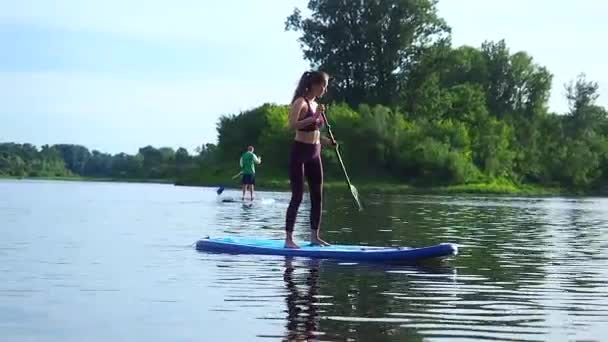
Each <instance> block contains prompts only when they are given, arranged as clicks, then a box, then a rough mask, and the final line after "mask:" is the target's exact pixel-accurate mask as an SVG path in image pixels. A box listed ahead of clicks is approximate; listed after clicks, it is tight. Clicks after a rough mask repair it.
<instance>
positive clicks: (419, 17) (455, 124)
mask: <svg viewBox="0 0 608 342" xmlns="http://www.w3.org/2000/svg"><path fill="white" fill-rule="evenodd" d="M436 5H437V1H433V0H386V1H371V0H370V1H355V2H351V1H342V0H311V1H309V3H308V9H309V12H310V16H309V17H307V18H304V17H303V15H302V12H301V11H300V10H299V9H295V10H294V12H293V14H292V15H290V16H289V17H288V18H287V20H286V30H295V31H297V32H300V33H301V36H300V38H299V42H300V44H301V47H302V50H303V53H304V57H305V58H306V59H307V60H308V61H310V64H311V67H312V68H314V69H320V70H323V71H326V72H328V73H329V74H330V76H331V80H330V85H329V92H328V94H327V96H326V97H325V98H324V99H323V100H322V101H325V102H326V103H328V104H329V105H328V107H329V109H328V117H329V120H330V121H331V123H332V125H333V127H334V131H335V134H336V135H337V137H338V140H340V142H341V143H342V149H343V152H344V154H345V159H346V162H347V164H348V165H350V168H351V169H352V173H353V174H354V176H356V177H359V178H368V179H370V180H374V179H390V180H394V181H400V182H413V183H421V184H433V185H435V184H466V183H475V182H488V181H492V180H496V179H502V180H508V181H509V182H513V183H536V184H543V185H551V186H562V187H568V188H574V189H592V188H594V187H598V186H602V185H604V184H608V115H607V111H606V109H605V108H603V107H601V106H599V105H597V102H596V101H597V98H598V84H597V83H596V82H593V81H590V80H588V79H587V78H586V76H585V75H583V74H581V75H579V76H578V77H577V78H576V79H575V80H573V81H572V82H570V83H569V84H567V85H565V88H564V90H565V93H566V98H567V100H568V102H569V110H568V111H567V112H565V113H553V112H550V111H549V108H548V100H549V96H550V91H551V88H552V79H553V75H552V74H551V73H550V71H549V70H548V69H547V68H546V67H544V66H542V65H539V64H538V63H536V62H535V61H534V59H533V58H532V56H530V55H529V54H528V53H526V52H523V51H517V52H512V51H510V49H509V48H508V46H507V44H506V42H505V41H504V40H501V41H486V42H484V43H483V44H482V45H481V46H479V47H472V46H459V47H455V46H452V43H451V38H450V32H451V29H450V27H449V26H448V24H447V23H446V22H445V21H444V20H443V19H442V18H440V17H439V16H438V14H437V8H436ZM287 111H288V108H287V106H280V105H274V104H265V105H262V106H260V107H258V108H254V109H251V110H249V111H245V112H242V113H238V114H232V115H226V116H224V117H222V118H221V120H220V122H219V125H218V146H217V147H218V148H217V153H218V156H217V157H216V158H215V160H216V161H219V164H221V163H222V162H223V161H225V162H226V163H228V162H230V161H231V160H233V159H234V158H235V156H237V155H238V153H239V151H241V150H242V149H243V147H244V146H246V145H249V144H255V145H256V146H258V150H259V151H260V153H264V154H265V155H266V156H272V158H268V157H267V158H265V159H264V162H265V167H264V169H263V170H264V171H263V172H264V173H265V174H266V173H268V174H270V175H281V176H282V177H285V163H286V158H287V155H288V148H289V142H290V140H291V137H292V134H293V133H292V132H289V131H288V130H287V128H286V117H287ZM324 157H325V164H326V170H327V171H329V173H330V177H331V176H332V173H333V175H334V176H338V175H337V174H336V170H339V169H338V168H337V166H336V165H335V163H336V160H335V158H334V155H333V154H332V153H331V152H330V151H326V152H325V155H324ZM201 174H205V170H201Z"/></svg>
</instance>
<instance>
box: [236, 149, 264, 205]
mask: <svg viewBox="0 0 608 342" xmlns="http://www.w3.org/2000/svg"><path fill="white" fill-rule="evenodd" d="M260 163H262V158H260V157H258V156H256V155H255V153H253V146H249V147H247V152H245V153H243V155H242V156H241V160H240V161H239V165H240V166H241V173H242V174H243V179H242V181H241V183H242V184H243V198H242V199H243V200H245V193H246V192H247V190H248V189H249V193H250V194H251V200H252V201H253V190H254V189H253V188H254V186H255V164H260Z"/></svg>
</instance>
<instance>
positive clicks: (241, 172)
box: [232, 171, 243, 179]
mask: <svg viewBox="0 0 608 342" xmlns="http://www.w3.org/2000/svg"><path fill="white" fill-rule="evenodd" d="M242 174H243V171H239V173H237V174H236V175H234V176H232V179H236V178H237V177H238V176H240V175H242Z"/></svg>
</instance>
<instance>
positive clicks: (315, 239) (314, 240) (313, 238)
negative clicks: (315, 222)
mask: <svg viewBox="0 0 608 342" xmlns="http://www.w3.org/2000/svg"><path fill="white" fill-rule="evenodd" d="M310 244H311V245H318V246H331V244H329V243H328V242H327V241H325V240H323V239H321V238H320V237H319V232H311V233H310Z"/></svg>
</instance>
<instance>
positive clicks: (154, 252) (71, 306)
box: [0, 181, 608, 341]
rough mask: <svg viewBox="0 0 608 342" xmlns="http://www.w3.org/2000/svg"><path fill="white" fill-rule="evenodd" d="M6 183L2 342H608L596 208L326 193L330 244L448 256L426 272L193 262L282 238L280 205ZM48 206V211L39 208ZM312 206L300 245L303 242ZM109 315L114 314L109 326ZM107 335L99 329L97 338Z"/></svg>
mask: <svg viewBox="0 0 608 342" xmlns="http://www.w3.org/2000/svg"><path fill="white" fill-rule="evenodd" d="M213 190H214V189H200V188H186V187H172V186H163V185H151V184H146V185H141V184H102V183H62V182H29V181H28V182H16V181H0V194H2V196H0V236H2V239H0V332H1V333H2V336H3V337H4V336H6V337H8V339H7V340H10V341H26V340H27V341H29V340H45V341H80V340H89V341H91V340H93V341H94V340H99V341H102V340H103V341H106V340H143V339H149V340H163V341H164V340H166V341H174V340H181V341H195V340H196V341H198V340H210V341H211V340H224V341H250V340H256V339H259V340H274V341H281V340H319V341H348V340H351V341H422V340H431V341H437V340H445V341H452V340H480V339H489V340H506V341H570V340H586V341H590V340H596V341H600V340H603V339H604V338H603V337H604V336H605V335H606V334H608V328H607V327H608V200H606V199H560V198H549V199H541V198H491V197H466V196H464V197H459V196H369V197H368V198H366V208H365V211H364V212H361V213H360V212H358V211H357V210H356V209H355V208H353V207H352V202H351V200H350V198H349V197H347V196H344V197H340V196H338V195H336V194H328V196H327V202H326V205H325V210H326V213H325V216H324V222H323V231H324V234H325V237H326V238H327V239H329V240H331V241H334V242H339V243H354V244H368V245H411V246H422V245H429V244H436V243H439V242H453V243H457V244H459V245H460V254H459V255H458V257H456V258H452V259H450V260H448V262H447V263H438V264H428V265H424V266H416V267H414V266H396V265H377V264H373V265H367V264H357V263H344V262H335V261H330V260H314V259H306V258H284V257H274V256H256V255H226V254H208V253H201V252H197V251H195V250H194V248H193V245H192V244H193V243H194V242H195V241H196V240H197V239H199V238H201V237H204V236H206V235H210V236H222V235H239V236H257V237H264V238H281V237H283V230H282V227H283V221H284V215H285V209H286V207H287V204H288V200H289V194H286V193H264V192H260V197H261V199H260V200H259V201H255V202H254V203H253V204H252V205H245V206H244V205H243V204H242V203H238V202H237V203H217V202H216V201H215V198H214V194H215V193H214V191H213ZM49 199H52V200H49ZM308 209H309V206H308V203H307V201H306V200H305V202H304V204H303V206H302V212H301V213H300V215H299V216H298V221H297V226H296V231H297V234H299V237H300V238H304V239H305V238H306V237H307V234H308V224H307V219H306V218H307V217H308ZM117 308H119V309H117ZM107 327H111V329H108V328H107Z"/></svg>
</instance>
